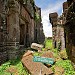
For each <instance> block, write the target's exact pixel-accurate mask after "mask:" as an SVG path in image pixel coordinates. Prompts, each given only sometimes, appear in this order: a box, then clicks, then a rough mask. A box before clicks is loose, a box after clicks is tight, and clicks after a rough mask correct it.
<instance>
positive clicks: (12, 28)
mask: <svg viewBox="0 0 75 75" xmlns="http://www.w3.org/2000/svg"><path fill="white" fill-rule="evenodd" d="M19 6H20V5H19V3H18V1H15V0H10V1H9V2H8V13H7V31H8V39H7V43H6V45H7V50H8V58H9V59H16V58H17V57H18V53H19V51H18V50H17V49H19V41H20V27H19V13H20V10H19V9H20V7H19Z"/></svg>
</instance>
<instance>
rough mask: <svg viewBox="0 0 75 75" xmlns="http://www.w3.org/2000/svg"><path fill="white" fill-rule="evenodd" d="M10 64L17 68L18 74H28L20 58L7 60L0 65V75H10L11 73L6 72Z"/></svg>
mask: <svg viewBox="0 0 75 75" xmlns="http://www.w3.org/2000/svg"><path fill="white" fill-rule="evenodd" d="M10 66H15V67H16V68H17V70H18V75H29V73H28V71H27V70H26V69H25V68H24V67H23V65H22V62H21V60H20V59H16V60H9V61H8V62H6V63H4V64H2V65H1V66H0V75H11V73H9V72H6V70H7V69H8V68H9V67H10Z"/></svg>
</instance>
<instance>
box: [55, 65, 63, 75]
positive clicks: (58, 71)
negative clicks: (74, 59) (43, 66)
mask: <svg viewBox="0 0 75 75" xmlns="http://www.w3.org/2000/svg"><path fill="white" fill-rule="evenodd" d="M54 70H55V74H54V75H62V74H63V73H64V69H63V68H62V67H58V66H55V68H54Z"/></svg>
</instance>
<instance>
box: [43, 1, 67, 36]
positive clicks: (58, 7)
mask: <svg viewBox="0 0 75 75" xmlns="http://www.w3.org/2000/svg"><path fill="white" fill-rule="evenodd" d="M64 1H66V0H58V1H57V2H56V4H54V3H50V5H49V6H48V7H47V8H45V9H42V23H43V29H44V33H45V36H46V37H51V36H52V26H51V24H50V21H49V13H53V12H58V14H59V13H60V12H61V13H62V3H63V2H64ZM59 11H60V12H59ZM59 15H60V14H59Z"/></svg>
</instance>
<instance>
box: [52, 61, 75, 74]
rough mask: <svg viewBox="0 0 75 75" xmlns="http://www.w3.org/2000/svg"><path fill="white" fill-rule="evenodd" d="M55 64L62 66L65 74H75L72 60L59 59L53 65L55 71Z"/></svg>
mask: <svg viewBox="0 0 75 75" xmlns="http://www.w3.org/2000/svg"><path fill="white" fill-rule="evenodd" d="M55 66H59V67H62V68H63V69H64V70H65V72H64V74H63V75H75V71H74V68H73V66H72V64H71V61H70V60H59V61H57V62H56V63H55V65H54V66H52V69H53V71H54V67H55Z"/></svg>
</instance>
